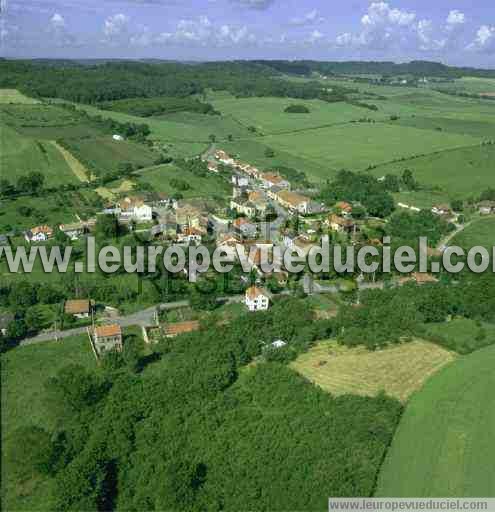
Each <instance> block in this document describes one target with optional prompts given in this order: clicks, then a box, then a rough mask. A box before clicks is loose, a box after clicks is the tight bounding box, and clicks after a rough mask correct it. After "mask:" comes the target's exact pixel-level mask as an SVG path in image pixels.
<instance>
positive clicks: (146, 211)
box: [119, 197, 153, 222]
mask: <svg viewBox="0 0 495 512" xmlns="http://www.w3.org/2000/svg"><path fill="white" fill-rule="evenodd" d="M119 207H120V210H121V212H120V215H121V218H122V219H124V220H126V219H130V220H135V221H137V222H149V221H151V220H152V219H153V209H152V208H151V206H148V205H147V204H145V202H144V201H143V199H142V198H140V197H126V198H124V199H123V200H122V201H121V202H120V203H119Z"/></svg>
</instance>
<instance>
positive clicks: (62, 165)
mask: <svg viewBox="0 0 495 512" xmlns="http://www.w3.org/2000/svg"><path fill="white" fill-rule="evenodd" d="M0 171H1V174H2V178H6V179H8V180H10V181H11V182H15V181H16V180H17V178H19V176H23V175H26V174H28V173H29V172H32V171H38V172H41V173H42V174H44V176H45V183H46V185H48V186H59V185H62V184H65V183H78V182H79V180H78V179H77V178H76V176H75V175H74V173H73V172H72V170H71V168H70V167H69V165H68V164H67V162H66V160H65V158H64V157H63V156H62V154H61V153H60V151H59V150H58V149H57V148H56V147H55V146H54V145H53V144H51V143H49V142H47V141H38V140H35V139H31V138H28V137H24V136H22V135H20V134H19V133H17V132H16V131H15V130H13V129H12V128H9V127H7V126H2V127H1V137H0Z"/></svg>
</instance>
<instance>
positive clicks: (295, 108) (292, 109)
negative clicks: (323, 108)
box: [284, 105, 309, 114]
mask: <svg viewBox="0 0 495 512" xmlns="http://www.w3.org/2000/svg"><path fill="white" fill-rule="evenodd" d="M284 112H285V113H287V114H309V108H308V107H306V106H305V105H289V106H288V107H286V108H285V109H284Z"/></svg>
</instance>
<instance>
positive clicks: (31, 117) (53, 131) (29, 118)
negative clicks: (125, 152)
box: [0, 104, 103, 140]
mask: <svg viewBox="0 0 495 512" xmlns="http://www.w3.org/2000/svg"><path fill="white" fill-rule="evenodd" d="M0 116H1V118H2V122H4V123H5V124H6V125H8V126H10V127H11V128H14V129H15V130H16V131H17V132H18V133H20V134H21V135H25V136H26V137H32V138H34V139H43V140H56V139H61V138H68V137H88V136H96V135H101V134H102V133H103V132H102V130H101V129H100V128H98V127H97V126H96V125H93V124H92V123H90V122H88V120H87V119H84V118H82V116H81V115H80V114H78V113H74V112H71V111H70V110H66V109H64V108H61V107H58V106H55V105H46V104H36V105H28V104H9V105H1V104H0Z"/></svg>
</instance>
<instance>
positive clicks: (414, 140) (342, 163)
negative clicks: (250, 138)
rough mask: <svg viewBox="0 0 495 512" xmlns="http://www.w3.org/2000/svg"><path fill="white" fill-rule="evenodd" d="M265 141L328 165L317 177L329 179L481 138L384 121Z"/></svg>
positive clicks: (465, 144)
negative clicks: (396, 124)
mask: <svg viewBox="0 0 495 512" xmlns="http://www.w3.org/2000/svg"><path fill="white" fill-rule="evenodd" d="M263 143H264V144H266V145H267V146H271V147H273V148H274V149H275V151H277V150H281V151H284V152H286V153H288V154H290V155H294V156H298V157H300V158H302V159H304V160H307V161H309V162H314V163H315V164H319V165H323V166H326V168H327V169H328V172H327V173H324V174H320V175H317V176H314V177H316V178H320V179H326V178H327V177H328V175H329V174H331V173H332V171H333V172H336V171H337V170H340V169H349V170H354V171H358V170H364V169H366V168H367V167H368V166H370V165H377V164H380V163H384V162H389V161H392V160H396V159H400V158H410V157H412V156H415V155H419V154H425V153H431V152H433V151H439V150H444V149H449V148H456V147H463V146H470V145H474V144H478V143H479V139H477V138H474V137H471V136H467V135H458V134H453V133H441V132H435V131H429V130H419V129H417V128H409V127H402V126H401V127H399V126H390V125H388V124H384V123H356V124H346V125H342V126H335V127H332V128H322V129H319V130H311V131H307V132H301V133H297V134H285V135H273V136H269V137H265V138H264V139H263Z"/></svg>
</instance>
